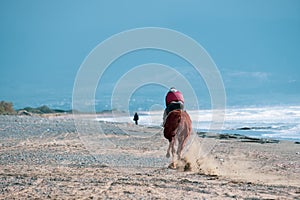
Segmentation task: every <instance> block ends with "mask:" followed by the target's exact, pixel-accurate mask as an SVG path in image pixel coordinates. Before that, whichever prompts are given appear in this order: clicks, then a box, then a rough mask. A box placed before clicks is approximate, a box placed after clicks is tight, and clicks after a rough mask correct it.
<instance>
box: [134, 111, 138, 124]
mask: <svg viewBox="0 0 300 200" xmlns="http://www.w3.org/2000/svg"><path fill="white" fill-rule="evenodd" d="M133 121H135V124H136V125H138V121H139V115H138V114H137V113H135V114H134V116H133Z"/></svg>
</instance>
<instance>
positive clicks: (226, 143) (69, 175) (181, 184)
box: [0, 116, 300, 199]
mask: <svg viewBox="0 0 300 200" xmlns="http://www.w3.org/2000/svg"><path fill="white" fill-rule="evenodd" d="M77 117H79V116H77ZM0 118H1V121H0V147H1V148H0V184H1V187H0V188H2V189H1V190H0V198H54V199H55V198H89V197H95V198H99V197H100V198H106V199H116V198H117V199H118V198H121V199H124V198H130V199H140V198H160V199H169V198H170V197H173V194H174V193H175V194H176V195H177V196H176V197H174V198H175V199H182V198H190V199H195V198H208V199H236V198H237V199H245V198H253V199H255V198H256V199H258V198H259V199H297V198H299V196H300V183H299V180H300V145H299V144H295V143H293V142H291V141H279V142H278V143H259V142H246V141H243V140H245V138H234V137H230V138H224V136H220V135H219V136H217V137H216V135H206V137H199V136H197V135H194V138H192V140H191V142H190V143H189V144H188V145H189V146H188V150H187V151H186V152H185V157H186V158H187V159H188V160H189V162H190V163H191V164H192V169H191V171H184V170H182V169H178V170H172V169H168V165H169V163H170V160H169V159H167V158H165V153H166V149H167V146H168V142H167V140H166V139H165V138H164V137H163V135H162V132H161V130H159V129H158V128H155V127H143V126H135V125H133V124H126V123H120V124H116V123H101V126H102V131H103V133H102V134H95V132H94V131H95V130H93V129H91V130H90V129H89V128H90V127H91V126H90V124H89V123H90V121H86V120H83V121H82V126H83V127H82V128H84V129H82V130H86V131H87V133H88V134H84V133H83V132H82V133H78V130H77V129H76V127H75V125H74V120H73V119H72V118H70V116H69V117H66V116H58V117H57V116H47V117H11V116H0ZM4 119H5V120H4ZM91 123H93V122H91ZM96 123H99V122H96ZM90 131H92V132H90ZM107 141H109V142H110V143H109V144H113V145H112V146H109V145H108V146H103V145H104V144H105V145H107V144H108V143H105V142H107ZM101 142H104V143H101Z"/></svg>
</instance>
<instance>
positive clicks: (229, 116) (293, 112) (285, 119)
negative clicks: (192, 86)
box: [98, 106, 300, 141]
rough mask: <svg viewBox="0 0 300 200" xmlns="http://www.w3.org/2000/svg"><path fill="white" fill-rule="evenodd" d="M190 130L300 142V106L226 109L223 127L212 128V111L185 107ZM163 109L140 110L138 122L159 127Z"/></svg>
mask: <svg viewBox="0 0 300 200" xmlns="http://www.w3.org/2000/svg"><path fill="white" fill-rule="evenodd" d="M187 111H188V113H189V114H190V116H191V119H192V122H193V129H194V131H199V132H201V131H203V132H209V131H211V132H218V133H230V134H241V135H246V136H250V137H256V138H269V139H279V140H291V141H300V106H271V107H248V108H246V107H243V108H227V109H226V111H225V112H226V113H225V118H224V124H223V128H222V129H220V130H212V129H211V128H210V126H211V124H212V111H211V110H209V109H207V110H206V109H203V110H187ZM162 115H163V110H153V111H140V112H139V116H140V120H139V124H140V125H146V126H160V125H161V124H162ZM132 118H133V116H132V114H124V115H122V116H120V115H115V116H106V117H101V116H99V117H98V120H99V121H109V122H126V123H133V121H132Z"/></svg>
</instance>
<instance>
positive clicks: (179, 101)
mask: <svg viewBox="0 0 300 200" xmlns="http://www.w3.org/2000/svg"><path fill="white" fill-rule="evenodd" d="M183 109H184V98H183V95H182V93H181V92H180V91H179V90H176V89H175V88H174V87H171V88H170V90H169V92H168V93H167V95H166V109H165V112H164V117H163V121H164V122H163V124H165V121H166V118H167V116H168V114H169V113H170V112H171V111H173V110H183Z"/></svg>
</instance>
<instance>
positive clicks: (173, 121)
mask: <svg viewBox="0 0 300 200" xmlns="http://www.w3.org/2000/svg"><path fill="white" fill-rule="evenodd" d="M179 125H180V126H181V127H180V128H184V129H187V131H188V132H190V131H191V127H192V122H191V119H190V117H189V115H188V114H187V112H185V111H182V110H173V111H172V112H170V113H169V115H168V117H167V119H166V122H165V125H164V136H165V138H166V139H168V140H169V142H171V141H172V138H173V137H175V135H176V133H177V131H178V128H179Z"/></svg>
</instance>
